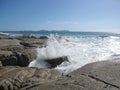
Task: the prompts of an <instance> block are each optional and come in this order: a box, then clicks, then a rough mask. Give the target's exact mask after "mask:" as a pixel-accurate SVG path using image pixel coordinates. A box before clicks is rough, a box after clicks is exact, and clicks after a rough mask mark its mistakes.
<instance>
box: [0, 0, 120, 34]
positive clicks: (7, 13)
mask: <svg viewBox="0 0 120 90" xmlns="http://www.w3.org/2000/svg"><path fill="white" fill-rule="evenodd" d="M40 29H47V30H72V31H100V32H101V31H105V32H120V0H0V30H40Z"/></svg>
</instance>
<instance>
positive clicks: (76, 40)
mask: <svg viewBox="0 0 120 90" xmlns="http://www.w3.org/2000/svg"><path fill="white" fill-rule="evenodd" d="M1 32H2V33H6V34H8V35H29V34H32V35H35V36H48V37H49V39H48V41H47V46H46V47H43V48H36V50H37V58H36V59H35V60H33V61H32V62H31V63H30V64H29V67H37V68H47V67H48V66H47V64H46V63H45V62H44V60H45V59H52V58H57V57H61V56H67V57H68V59H69V62H63V63H62V64H61V65H59V66H57V67H56V68H55V69H57V70H59V71H61V72H62V73H64V74H68V73H70V72H72V71H73V70H76V69H78V68H80V67H82V66H84V65H86V64H88V63H92V62H97V61H104V60H115V59H120V34H117V33H106V32H71V31H1Z"/></svg>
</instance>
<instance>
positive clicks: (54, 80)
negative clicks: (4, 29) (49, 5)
mask: <svg viewBox="0 0 120 90" xmlns="http://www.w3.org/2000/svg"><path fill="white" fill-rule="evenodd" d="M47 39H48V37H46V36H41V37H35V36H32V35H23V36H9V35H4V34H0V90H119V89H120V60H108V61H102V62H95V63H91V64H87V65H85V66H83V67H82V68H79V69H77V70H75V71H73V72H72V73H70V74H68V75H63V74H62V73H60V72H59V71H57V70H55V69H54V68H55V67H56V66H57V65H59V64H61V63H62V62H63V61H68V59H67V57H66V56H64V57H59V58H55V59H52V60H46V62H47V63H49V64H50V65H51V67H49V68H45V69H37V68H30V67H28V65H29V63H30V62H31V61H32V60H34V59H35V58H36V57H37V52H36V48H41V47H45V46H46V42H47ZM58 61H59V62H58Z"/></svg>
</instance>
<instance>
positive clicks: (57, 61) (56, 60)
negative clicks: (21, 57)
mask: <svg viewBox="0 0 120 90" xmlns="http://www.w3.org/2000/svg"><path fill="white" fill-rule="evenodd" d="M65 61H67V62H68V57H67V56H63V57H59V58H53V59H48V60H45V62H46V63H48V64H49V65H50V67H49V68H55V67H56V66H58V65H60V64H61V63H62V62H65Z"/></svg>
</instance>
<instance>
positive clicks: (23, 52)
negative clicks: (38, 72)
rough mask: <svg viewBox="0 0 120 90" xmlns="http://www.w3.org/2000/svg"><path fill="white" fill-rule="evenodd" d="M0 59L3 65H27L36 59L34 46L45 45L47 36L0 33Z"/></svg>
mask: <svg viewBox="0 0 120 90" xmlns="http://www.w3.org/2000/svg"><path fill="white" fill-rule="evenodd" d="M0 37H1V38H0V61H1V63H2V64H3V66H6V65H12V66H16V65H18V66H28V64H29V63H30V62H31V61H32V60H34V59H36V56H37V52H36V48H38V47H43V46H45V43H46V41H47V37H35V36H32V35H23V36H9V35H0Z"/></svg>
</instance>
